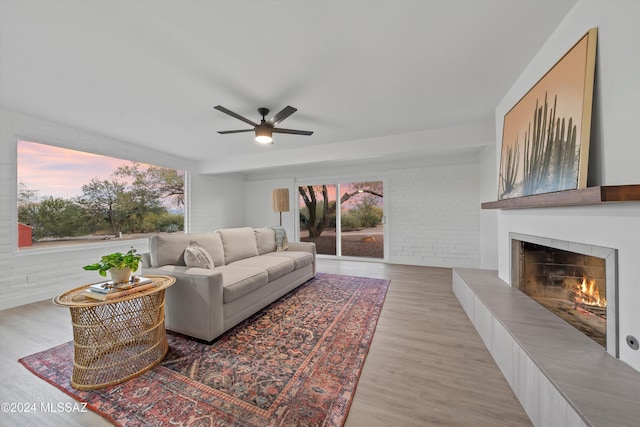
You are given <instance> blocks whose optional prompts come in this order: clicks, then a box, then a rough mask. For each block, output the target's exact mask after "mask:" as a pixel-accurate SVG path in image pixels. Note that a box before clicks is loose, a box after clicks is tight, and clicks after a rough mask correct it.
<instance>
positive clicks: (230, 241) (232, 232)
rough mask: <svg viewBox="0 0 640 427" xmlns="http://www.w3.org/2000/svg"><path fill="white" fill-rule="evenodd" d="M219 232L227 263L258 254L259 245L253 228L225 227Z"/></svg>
mask: <svg viewBox="0 0 640 427" xmlns="http://www.w3.org/2000/svg"><path fill="white" fill-rule="evenodd" d="M218 233H219V234H220V237H221V238H222V246H223V248H224V263H225V264H231V263H232V262H234V261H238V260H241V259H245V258H250V257H254V256H258V246H257V244H256V236H255V232H254V231H253V228H250V227H241V228H223V229H221V230H218ZM216 266H217V264H216Z"/></svg>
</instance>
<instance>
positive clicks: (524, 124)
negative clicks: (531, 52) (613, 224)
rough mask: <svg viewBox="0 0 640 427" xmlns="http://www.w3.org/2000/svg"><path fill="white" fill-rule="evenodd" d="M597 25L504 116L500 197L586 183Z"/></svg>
mask: <svg viewBox="0 0 640 427" xmlns="http://www.w3.org/2000/svg"><path fill="white" fill-rule="evenodd" d="M597 36H598V29H597V28H591V29H589V31H588V32H587V33H586V34H585V35H584V36H583V37H582V38H580V40H579V41H578V42H577V43H576V44H575V45H573V47H571V49H570V50H569V51H568V52H567V53H566V54H565V55H564V56H563V57H562V58H560V60H559V61H558V62H556V64H555V65H554V66H553V67H552V68H551V69H550V70H549V71H547V73H546V74H545V75H544V76H543V77H542V78H541V79H540V80H539V81H538V82H537V83H536V84H535V85H534V86H533V87H532V88H531V89H530V90H529V91H528V92H527V93H526V94H525V95H524V96H523V97H522V98H521V99H520V100H519V101H518V103H517V104H516V105H514V106H513V107H512V108H511V110H509V111H508V112H507V113H506V114H505V116H504V122H503V130H502V149H501V154H500V174H499V176H498V200H502V199H510V198H515V197H522V196H529V195H534V194H541V193H551V192H556V191H563V190H576V189H582V188H586V186H587V166H588V162H589V139H590V131H591V111H592V103H593V86H594V76H595V62H596V43H597Z"/></svg>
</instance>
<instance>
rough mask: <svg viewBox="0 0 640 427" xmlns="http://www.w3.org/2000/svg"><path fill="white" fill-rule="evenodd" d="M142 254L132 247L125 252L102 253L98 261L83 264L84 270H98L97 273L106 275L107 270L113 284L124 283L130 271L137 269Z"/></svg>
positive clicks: (128, 277) (129, 275)
mask: <svg viewBox="0 0 640 427" xmlns="http://www.w3.org/2000/svg"><path fill="white" fill-rule="evenodd" d="M141 259H142V255H140V254H137V253H136V250H135V249H134V248H131V249H129V251H128V252H127V253H126V254H123V253H121V252H114V253H112V254H109V255H104V256H103V257H102V258H100V262H97V263H95V264H89V265H85V266H84V267H82V268H84V269H85V270H98V274H100V275H101V276H104V277H106V276H107V271H108V272H109V274H110V275H111V280H112V281H113V283H114V284H116V283H126V282H128V281H129V279H130V278H131V273H132V272H133V271H136V270H137V269H138V265H139V264H140V260H141Z"/></svg>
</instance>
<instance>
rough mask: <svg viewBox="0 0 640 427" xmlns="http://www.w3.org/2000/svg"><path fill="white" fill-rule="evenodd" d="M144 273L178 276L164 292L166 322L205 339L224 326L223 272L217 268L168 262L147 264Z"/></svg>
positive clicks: (178, 330) (190, 334) (214, 335)
mask: <svg viewBox="0 0 640 427" xmlns="http://www.w3.org/2000/svg"><path fill="white" fill-rule="evenodd" d="M143 274H147V275H153V274H163V275H167V276H173V277H175V278H176V283H175V284H174V285H173V286H171V287H169V288H167V290H166V293H165V326H166V328H167V329H169V330H172V331H174V332H179V333H182V334H185V335H189V336H192V337H195V338H200V339H202V340H205V341H211V340H212V339H214V338H215V337H217V336H218V335H220V334H221V333H222V332H223V330H224V312H223V308H222V304H223V301H224V300H223V286H222V272H221V271H216V270H215V269H213V270H209V269H205V268H193V267H184V266H173V265H165V266H162V267H159V268H144V269H143Z"/></svg>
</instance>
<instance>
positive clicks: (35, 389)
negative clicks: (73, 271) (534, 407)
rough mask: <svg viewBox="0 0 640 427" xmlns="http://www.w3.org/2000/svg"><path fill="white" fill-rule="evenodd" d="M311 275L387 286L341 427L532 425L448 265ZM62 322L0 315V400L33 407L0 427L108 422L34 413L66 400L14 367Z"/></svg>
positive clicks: (4, 416) (44, 307) (62, 337)
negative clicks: (373, 280)
mask: <svg viewBox="0 0 640 427" xmlns="http://www.w3.org/2000/svg"><path fill="white" fill-rule="evenodd" d="M318 271H320V272H325V273H335V274H346V275H353V276H365V277H378V278H386V279H389V280H391V285H390V287H389V290H388V292H387V297H386V300H385V303H384V307H383V309H382V313H381V315H380V319H379V321H378V326H377V329H376V333H375V336H374V339H373V342H372V344H371V348H370V351H369V355H368V356H367V360H366V362H365V365H364V369H363V372H362V376H361V378H360V381H359V383H358V388H357V390H356V394H355V397H354V399H353V403H352V405H351V410H350V411H349V416H348V418H347V421H346V424H345V426H346V427H361V426H366V427H376V426H381V427H382V426H384V427H397V426H416V427H418V426H420V427H422V426H465V427H466V426H487V427H489V426H491V427H494V426H496V427H499V426H505V427H506V426H508V427H515V426H530V425H531V423H530V422H529V419H528V418H527V416H526V414H525V413H524V411H523V409H522V407H521V406H520V404H519V402H518V401H517V399H516V398H515V396H514V394H513V392H512V391H511V389H510V388H509V385H508V384H507V382H506V381H505V380H504V378H503V376H502V374H501V373H500V371H499V370H498V368H497V367H496V365H495V363H494V361H493V359H492V358H491V355H490V354H489V352H488V351H487V350H486V348H485V347H484V345H483V344H482V342H481V340H480V338H479V336H478V334H477V333H476V331H475V329H474V328H473V326H472V325H471V323H470V321H469V319H468V318H467V316H466V314H465V313H464V311H463V310H462V308H461V307H460V305H459V304H458V301H457V299H456V298H455V296H454V295H453V292H452V291H451V270H450V269H447V268H432V267H416V266H401V265H392V264H383V263H374V262H357V261H342V260H341V261H337V260H328V259H319V260H318ZM70 287H71V286H70ZM70 320H71V318H70V315H69V312H68V310H66V309H63V308H59V307H55V306H54V305H53V304H52V303H51V301H41V302H38V303H34V304H29V305H25V306H22V307H16V308H13V309H9V310H4V311H0V402H15V403H18V402H21V403H30V404H34V403H35V404H36V406H37V408H38V411H37V412H36V413H28V414H25V413H22V414H11V413H2V412H0V426H5V425H6V426H29V425H33V426H108V425H111V424H110V423H109V422H108V421H107V420H105V419H104V418H102V417H101V416H99V415H97V414H95V413H93V412H91V411H88V412H86V413H64V412H58V413H43V412H41V411H40V406H41V403H44V404H45V405H46V404H47V403H52V404H53V405H54V406H55V405H56V404H58V403H59V402H61V403H65V402H69V403H74V402H75V400H73V399H72V398H71V397H69V396H67V395H66V394H64V393H63V392H61V391H59V390H58V389H56V388H55V387H53V386H51V385H50V384H48V383H46V382H44V381H42V380H41V379H39V378H37V377H36V376H35V375H33V374H31V373H30V372H28V371H27V370H26V369H25V368H24V367H23V366H22V365H20V364H19V363H18V359H19V358H20V357H23V356H26V355H29V354H32V353H35V352H38V351H41V350H45V349H47V348H50V347H52V346H54V345H57V344H61V343H64V342H66V341H69V340H71V339H72V338H73V334H72V330H71V325H70Z"/></svg>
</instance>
